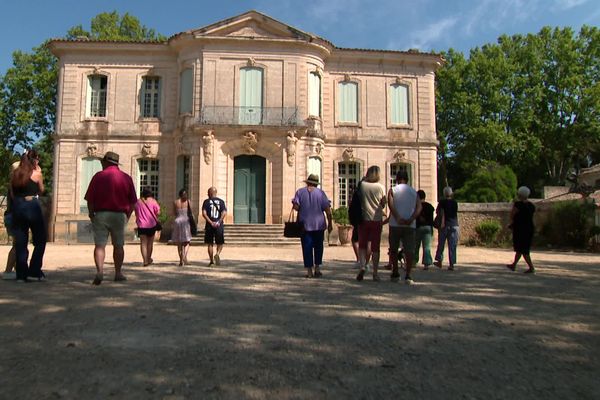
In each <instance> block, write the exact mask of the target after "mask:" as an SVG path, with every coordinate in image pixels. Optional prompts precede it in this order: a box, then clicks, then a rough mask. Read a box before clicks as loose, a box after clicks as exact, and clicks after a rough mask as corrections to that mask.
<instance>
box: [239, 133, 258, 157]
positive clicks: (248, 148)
mask: <svg viewBox="0 0 600 400" xmlns="http://www.w3.org/2000/svg"><path fill="white" fill-rule="evenodd" d="M242 140H243V141H244V143H243V145H242V146H243V148H244V152H245V153H246V154H256V146H257V145H258V138H257V136H256V133H255V132H251V131H248V132H246V133H244V134H243V135H242Z"/></svg>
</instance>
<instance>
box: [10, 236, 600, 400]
mask: <svg viewBox="0 0 600 400" xmlns="http://www.w3.org/2000/svg"><path fill="white" fill-rule="evenodd" d="M8 250H9V247H8V246H0V260H5V259H6V255H7V253H8ZM107 250H109V252H110V247H109V248H107ZM176 253H177V251H176V248H175V247H173V246H166V245H164V244H158V245H157V247H156V249H155V255H154V260H155V264H154V265H152V266H150V267H143V266H142V263H141V256H140V254H139V249H138V247H137V246H134V245H128V246H127V248H126V256H125V269H124V273H125V274H126V276H127V277H128V281H127V282H124V283H122V282H113V281H112V280H111V279H109V278H111V277H112V271H113V269H112V264H110V265H108V266H107V269H106V271H107V274H106V278H107V279H106V280H105V281H104V282H103V284H102V285H101V286H99V287H93V286H92V285H91V284H90V283H91V281H92V279H93V276H94V269H93V266H92V247H91V246H89V245H75V246H67V245H54V244H49V246H48V248H47V252H46V257H45V271H46V273H47V276H48V280H47V281H46V282H41V283H28V284H19V283H16V282H15V281H1V282H0V307H1V308H0V310H1V312H0V342H1V343H2V349H1V351H0V398H2V399H36V400H37V399H272V398H273V399H309V398H310V399H340V398H356V399H382V398H390V399H391V398H394V399H396V398H415V399H425V398H427V399H486V400H488V399H511V400H513V399H525V398H527V399H530V398H536V399H567V398H569V399H598V398H599V396H600V380H599V379H598V373H599V371H600V307H599V306H598V305H599V304H600V301H599V300H600V256H598V255H594V254H589V253H570V252H540V251H536V252H534V253H533V259H534V262H536V264H537V267H538V273H537V274H536V275H535V276H528V275H524V274H523V273H522V271H524V269H525V268H524V266H522V265H521V266H520V271H518V272H511V271H509V270H507V269H506V268H505V267H504V264H505V263H507V262H508V261H510V260H511V257H512V253H511V251H509V250H490V249H483V248H467V247H461V248H459V251H458V255H459V260H458V261H459V269H458V270H457V271H454V272H450V271H446V270H438V269H436V268H434V269H433V270H429V271H423V270H419V271H417V272H416V273H415V274H414V278H415V280H416V282H417V284H415V285H413V286H407V285H404V284H403V283H392V282H390V281H389V278H388V272H387V271H385V272H384V273H383V275H382V278H383V279H382V281H381V282H378V283H376V282H373V281H371V280H370V278H369V277H367V279H365V281H364V282H362V283H360V282H357V281H356V280H355V279H354V276H355V274H356V270H355V269H354V266H353V263H352V258H353V255H352V250H351V248H349V247H326V249H325V268H324V270H323V274H324V276H323V278H322V279H305V278H304V277H303V276H304V272H303V270H302V268H301V261H300V260H301V252H300V248H299V246H298V247H280V248H273V247H255V248H243V247H225V250H224V252H223V254H222V260H223V262H222V264H223V265H222V266H221V267H217V268H208V267H207V256H206V248H204V247H193V248H192V249H191V251H190V255H189V259H190V260H191V261H193V262H192V265H190V266H187V267H183V268H181V267H178V266H176V258H177V256H176ZM194 260H195V261H194Z"/></svg>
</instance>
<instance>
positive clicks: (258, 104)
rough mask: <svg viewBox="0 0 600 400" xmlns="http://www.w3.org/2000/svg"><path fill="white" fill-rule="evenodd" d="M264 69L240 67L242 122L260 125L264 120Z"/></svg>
mask: <svg viewBox="0 0 600 400" xmlns="http://www.w3.org/2000/svg"><path fill="white" fill-rule="evenodd" d="M262 88H263V70H262V69H261V68H242V69H240V114H239V115H240V123H241V124H244V125H258V124H260V123H261V121H262V105H263V93H262Z"/></svg>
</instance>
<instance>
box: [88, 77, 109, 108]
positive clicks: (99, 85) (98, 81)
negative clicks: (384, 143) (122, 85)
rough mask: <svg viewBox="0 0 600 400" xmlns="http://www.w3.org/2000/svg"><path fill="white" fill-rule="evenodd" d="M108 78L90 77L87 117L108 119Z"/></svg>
mask: <svg viewBox="0 0 600 400" xmlns="http://www.w3.org/2000/svg"><path fill="white" fill-rule="evenodd" d="M107 84H108V78H107V77H106V76H104V75H90V76H88V91H87V104H86V116H88V117H100V118H103V117H106V87H107Z"/></svg>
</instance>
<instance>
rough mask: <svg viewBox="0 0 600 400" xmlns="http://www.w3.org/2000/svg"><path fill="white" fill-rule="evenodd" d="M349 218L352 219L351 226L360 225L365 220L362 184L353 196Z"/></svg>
mask: <svg viewBox="0 0 600 400" xmlns="http://www.w3.org/2000/svg"><path fill="white" fill-rule="evenodd" d="M348 218H349V219H350V224H351V225H353V226H358V225H360V223H361V222H362V220H363V215H362V204H361V202H360V182H359V184H358V186H357V187H356V190H355V191H354V193H353V194H352V200H351V201H350V208H348Z"/></svg>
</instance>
